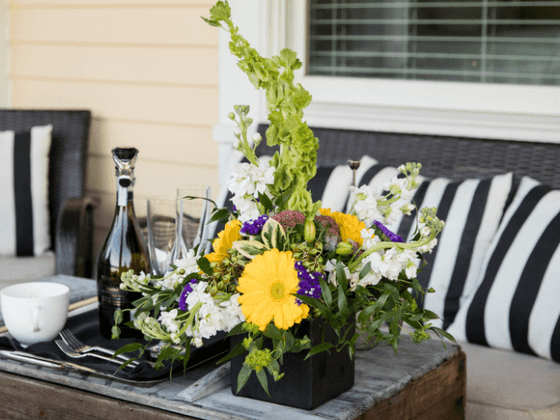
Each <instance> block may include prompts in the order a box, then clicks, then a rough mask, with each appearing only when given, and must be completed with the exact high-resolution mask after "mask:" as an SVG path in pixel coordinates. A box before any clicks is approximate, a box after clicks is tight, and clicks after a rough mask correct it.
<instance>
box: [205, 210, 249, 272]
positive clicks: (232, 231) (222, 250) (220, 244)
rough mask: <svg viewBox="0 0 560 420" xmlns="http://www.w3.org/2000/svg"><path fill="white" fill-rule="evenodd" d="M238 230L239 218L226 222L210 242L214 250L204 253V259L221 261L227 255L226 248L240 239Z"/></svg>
mask: <svg viewBox="0 0 560 420" xmlns="http://www.w3.org/2000/svg"><path fill="white" fill-rule="evenodd" d="M240 230H241V222H240V221H239V220H237V219H236V220H232V221H231V222H228V223H226V225H225V227H224V230H222V231H221V232H220V233H218V237H217V238H216V239H215V240H214V242H212V248H213V249H214V252H212V253H210V254H208V255H206V259H207V260H208V261H210V262H222V261H223V260H224V259H225V258H226V257H227V256H228V249H231V247H232V246H233V243H234V242H235V241H237V240H239V239H241V234H240V233H239V231H240Z"/></svg>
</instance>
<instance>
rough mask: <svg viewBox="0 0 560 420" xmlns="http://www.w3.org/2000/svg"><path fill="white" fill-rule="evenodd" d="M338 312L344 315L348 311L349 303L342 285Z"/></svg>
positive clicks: (339, 290) (339, 285) (339, 288)
mask: <svg viewBox="0 0 560 420" xmlns="http://www.w3.org/2000/svg"><path fill="white" fill-rule="evenodd" d="M338 310H339V311H340V312H341V313H344V312H346V311H347V310H348V302H347V301H346V294H345V293H344V289H343V286H342V284H340V283H339V284H338Z"/></svg>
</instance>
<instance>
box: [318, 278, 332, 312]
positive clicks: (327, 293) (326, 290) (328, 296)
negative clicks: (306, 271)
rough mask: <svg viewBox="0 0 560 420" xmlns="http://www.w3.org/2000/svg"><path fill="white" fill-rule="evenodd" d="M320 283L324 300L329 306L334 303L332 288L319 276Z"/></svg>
mask: <svg viewBox="0 0 560 420" xmlns="http://www.w3.org/2000/svg"><path fill="white" fill-rule="evenodd" d="M319 283H320V284H321V295H322V296H323V300H324V301H325V303H326V304H327V306H331V304H332V293H331V288H330V287H329V285H328V283H327V282H326V281H325V280H323V279H322V278H319Z"/></svg>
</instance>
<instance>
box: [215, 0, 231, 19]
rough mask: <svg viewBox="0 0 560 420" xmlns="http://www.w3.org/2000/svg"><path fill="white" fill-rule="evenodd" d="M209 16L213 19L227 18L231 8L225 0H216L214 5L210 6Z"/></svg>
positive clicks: (229, 15)
mask: <svg viewBox="0 0 560 420" xmlns="http://www.w3.org/2000/svg"><path fill="white" fill-rule="evenodd" d="M210 17H211V18H212V20H215V21H220V20H226V19H229V18H230V17H231V8H230V7H229V4H228V3H227V1H226V2H224V1H218V2H217V3H216V4H215V5H214V6H212V7H211V8H210Z"/></svg>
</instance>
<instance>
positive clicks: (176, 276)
mask: <svg viewBox="0 0 560 420" xmlns="http://www.w3.org/2000/svg"><path fill="white" fill-rule="evenodd" d="M196 259H197V256H196V254H195V253H194V251H193V250H192V249H190V250H189V251H188V252H187V255H186V256H185V257H184V258H182V259H180V260H175V261H174V262H173V265H175V266H176V267H177V268H176V269H175V270H174V271H173V272H171V273H169V274H168V275H167V276H165V277H163V278H162V279H152V280H154V283H155V284H154V286H156V287H157V286H159V287H161V289H162V290H174V289H175V288H177V286H179V284H180V283H182V282H183V280H184V278H185V277H186V276H188V275H189V274H192V273H198V272H199V271H200V268H198V264H197V263H196Z"/></svg>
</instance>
